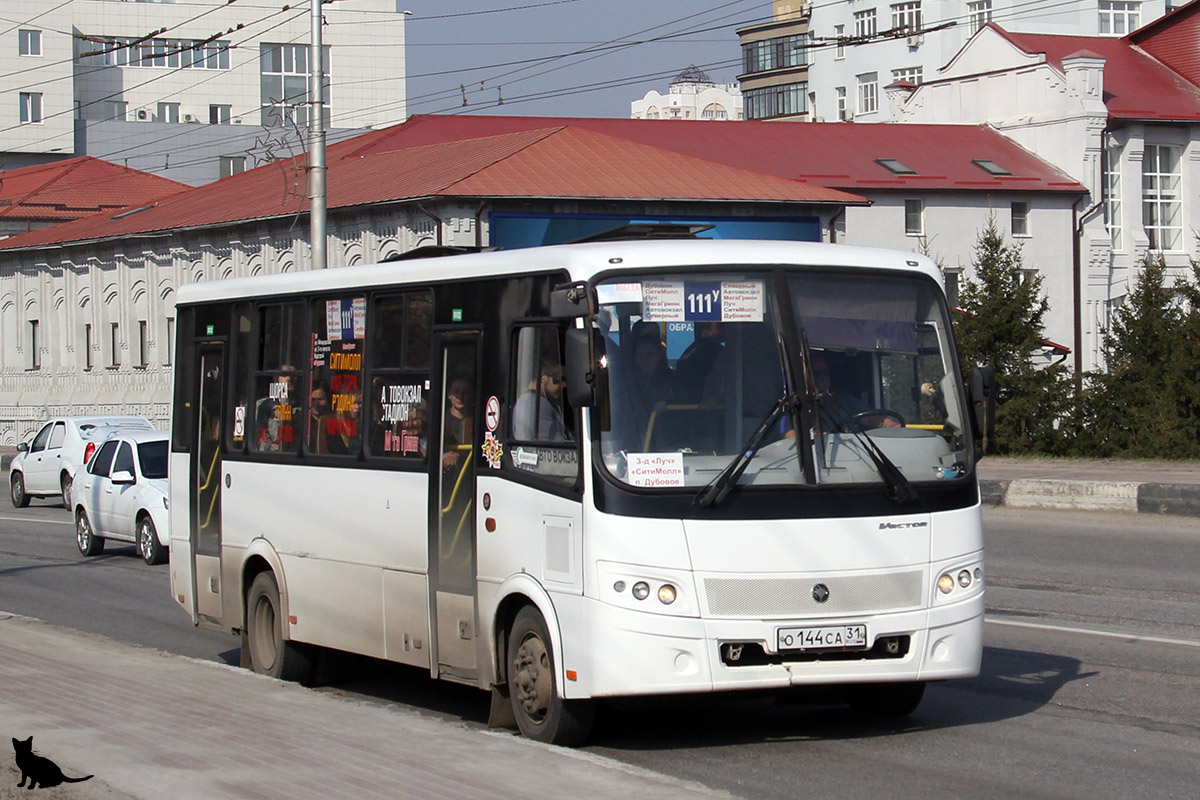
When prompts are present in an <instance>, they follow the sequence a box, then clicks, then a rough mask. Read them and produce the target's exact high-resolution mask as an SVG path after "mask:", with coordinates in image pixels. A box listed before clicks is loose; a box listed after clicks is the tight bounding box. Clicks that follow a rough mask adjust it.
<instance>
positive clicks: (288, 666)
mask: <svg viewBox="0 0 1200 800" xmlns="http://www.w3.org/2000/svg"><path fill="white" fill-rule="evenodd" d="M279 609H280V605H279V584H278V583H276V582H275V576H274V575H273V574H272V573H270V572H260V573H259V574H258V576H257V577H255V578H254V582H253V583H251V584H250V591H249V592H247V593H246V642H247V644H248V645H249V649H250V664H251V667H252V668H253V669H254V671H255V672H257V673H259V674H260V675H270V676H271V677H272V678H279V679H280V680H285V681H296V682H298V683H304V682H305V681H307V680H308V678H309V676H310V675H311V674H312V659H311V658H310V656H309V651H308V648H307V647H305V646H304V645H302V644H299V643H296V642H291V641H288V640H286V639H284V638H283V620H282V619H281V618H280V615H279Z"/></svg>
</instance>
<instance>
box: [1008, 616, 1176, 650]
mask: <svg viewBox="0 0 1200 800" xmlns="http://www.w3.org/2000/svg"><path fill="white" fill-rule="evenodd" d="M984 621H985V622H989V623H991V624H992V625H1009V626H1011V627H1013V628H1036V629H1037V630H1041V631H1060V632H1062V633H1082V634H1086V635H1088V636H1106V637H1108V638H1110V639H1124V640H1126V641H1129V642H1154V643H1156V644H1178V645H1183V646H1184V647H1200V642H1194V641H1191V640H1190V639H1166V638H1164V637H1161V636H1138V635H1136V634H1132V633H1114V632H1112V631H1093V630H1088V629H1087V628H1069V627H1067V626H1066V625H1043V624H1041V623H1038V622H1013V621H1011V620H1006V619H985V620H984Z"/></svg>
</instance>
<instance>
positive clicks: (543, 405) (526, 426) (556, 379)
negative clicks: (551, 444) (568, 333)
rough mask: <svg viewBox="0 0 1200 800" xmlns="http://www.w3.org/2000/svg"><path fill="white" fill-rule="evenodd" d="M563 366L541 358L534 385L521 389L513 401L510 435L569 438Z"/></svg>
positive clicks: (518, 437)
mask: <svg viewBox="0 0 1200 800" xmlns="http://www.w3.org/2000/svg"><path fill="white" fill-rule="evenodd" d="M563 384H564V381H563V366H562V364H561V363H559V362H557V361H543V362H542V365H541V369H540V370H539V373H538V379H537V381H536V383H535V385H533V386H530V387H529V388H528V389H527V390H526V391H524V392H522V393H521V396H520V397H518V398H517V402H516V403H515V404H514V405H513V436H514V437H515V438H517V439H520V440H525V441H532V440H535V439H536V440H541V441H569V440H570V439H571V432H570V431H569V430H568V429H567V424H566V419H565V418H564V416H563V408H562V390H563Z"/></svg>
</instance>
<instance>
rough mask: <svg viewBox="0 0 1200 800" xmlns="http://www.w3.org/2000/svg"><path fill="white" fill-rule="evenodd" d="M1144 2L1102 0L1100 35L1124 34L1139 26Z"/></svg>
mask: <svg viewBox="0 0 1200 800" xmlns="http://www.w3.org/2000/svg"><path fill="white" fill-rule="evenodd" d="M1141 16H1142V4H1141V3H1140V2H1138V0H1100V35H1101V36H1124V35H1125V34H1127V33H1133V32H1134V31H1136V30H1137V29H1138V27H1139V20H1140V19H1141Z"/></svg>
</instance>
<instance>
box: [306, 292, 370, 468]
mask: <svg viewBox="0 0 1200 800" xmlns="http://www.w3.org/2000/svg"><path fill="white" fill-rule="evenodd" d="M312 312H313V326H312V353H311V357H312V361H311V366H312V370H311V372H310V373H309V383H308V386H307V390H306V391H305V393H304V394H305V403H306V407H307V409H308V411H307V413H306V415H305V431H306V438H307V447H308V450H309V451H310V452H316V453H328V454H331V455H343V456H355V457H357V456H359V455H360V454H361V453H362V449H363V447H362V406H363V402H362V397H363V367H364V359H365V352H364V348H365V346H366V341H367V331H366V319H367V298H366V297H339V298H324V299H320V300H315V301H313V309H312Z"/></svg>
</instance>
